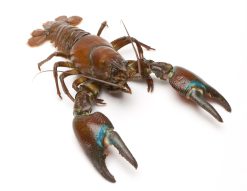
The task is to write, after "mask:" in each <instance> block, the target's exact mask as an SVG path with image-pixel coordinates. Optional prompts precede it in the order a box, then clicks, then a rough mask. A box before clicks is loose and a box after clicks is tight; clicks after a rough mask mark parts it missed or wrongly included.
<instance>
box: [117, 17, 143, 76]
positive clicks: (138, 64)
mask: <svg viewBox="0 0 247 191" xmlns="http://www.w3.org/2000/svg"><path fill="white" fill-rule="evenodd" d="M121 22H122V24H123V26H124V28H125V31H126V33H127V35H128V37H129V39H130V41H131V45H132V47H133V49H134V51H135V55H136V58H137V66H138V73H139V75H141V63H140V56H139V55H138V53H137V50H136V48H135V46H134V43H133V40H132V38H131V37H130V34H129V32H128V30H127V28H126V26H125V24H124V22H123V20H121Z"/></svg>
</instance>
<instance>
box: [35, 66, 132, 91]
mask: <svg viewBox="0 0 247 191" xmlns="http://www.w3.org/2000/svg"><path fill="white" fill-rule="evenodd" d="M45 72H53V70H43V71H40V72H39V73H37V74H36V75H35V76H34V77H33V80H34V79H35V78H36V77H37V76H38V75H39V74H41V73H45ZM57 72H64V73H66V71H59V70H58V71H57ZM78 75H81V76H83V77H85V78H88V79H90V80H94V81H96V82H100V83H104V84H107V85H110V86H114V87H117V88H120V89H123V90H126V91H129V88H127V87H125V86H119V85H117V84H114V83H111V82H107V81H105V80H100V79H97V78H94V77H91V76H88V75H85V74H82V73H80V74H78Z"/></svg>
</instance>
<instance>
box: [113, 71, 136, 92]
mask: <svg viewBox="0 0 247 191" xmlns="http://www.w3.org/2000/svg"><path fill="white" fill-rule="evenodd" d="M127 80H128V73H127V70H120V69H117V68H115V67H113V68H112V75H111V82H112V83H114V84H116V85H117V86H116V87H112V88H111V89H110V90H111V92H119V91H122V92H125V93H131V89H130V87H129V86H128V84H127Z"/></svg>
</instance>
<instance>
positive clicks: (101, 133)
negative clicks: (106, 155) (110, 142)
mask: <svg viewBox="0 0 247 191" xmlns="http://www.w3.org/2000/svg"><path fill="white" fill-rule="evenodd" d="M107 129H108V126H107V125H106V124H103V125H101V126H100V129H99V131H98V133H97V135H96V143H97V144H98V145H99V146H100V147H102V148H103V147H104V146H103V140H104V138H105V134H106V130H107Z"/></svg>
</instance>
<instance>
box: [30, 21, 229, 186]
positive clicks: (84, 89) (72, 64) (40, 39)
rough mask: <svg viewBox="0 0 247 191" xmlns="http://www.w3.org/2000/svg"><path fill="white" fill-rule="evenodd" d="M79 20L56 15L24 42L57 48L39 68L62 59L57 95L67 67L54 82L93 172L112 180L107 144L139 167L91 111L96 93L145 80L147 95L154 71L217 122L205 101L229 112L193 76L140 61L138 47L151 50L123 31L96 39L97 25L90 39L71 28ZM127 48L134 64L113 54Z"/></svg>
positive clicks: (122, 88) (127, 89)
mask: <svg viewBox="0 0 247 191" xmlns="http://www.w3.org/2000/svg"><path fill="white" fill-rule="evenodd" d="M81 20H82V18H81V17H78V16H72V17H66V16H60V17H58V18H56V19H55V21H48V22H46V23H44V24H43V29H37V30H34V31H33V32H32V33H31V35H32V37H31V38H30V39H29V40H28V44H29V45H30V46H32V47H33V46H39V45H41V44H43V43H44V42H45V41H50V42H51V43H54V46H55V47H56V48H57V50H58V51H57V52H54V53H53V54H51V55H50V56H49V57H47V58H46V59H45V60H43V61H42V62H40V63H39V64H38V67H39V69H40V67H41V66H42V65H43V64H44V63H45V62H47V61H49V60H50V59H51V58H53V57H55V56H57V57H63V58H65V60H66V61H59V62H56V63H55V64H54V66H53V75H54V78H55V84H56V90H57V94H58V96H60V97H61V93H60V89H59V85H58V70H57V69H58V67H66V68H70V69H69V70H68V71H64V72H62V73H61V75H60V76H59V80H60V83H61V86H62V89H63V92H64V93H65V94H66V95H67V96H68V97H69V98H70V99H71V100H72V101H73V102H74V112H73V113H74V120H73V127H74V131H75V133H76V135H77V137H78V139H79V140H80V143H81V145H82V147H83V148H84V150H85V152H86V153H87V155H88V157H89V158H90V160H91V161H92V163H93V165H94V166H95V168H96V169H97V170H98V172H99V173H100V174H101V175H102V176H103V177H104V178H106V179H107V180H108V181H110V182H115V178H114V176H113V175H112V174H111V173H110V172H109V171H108V169H107V167H106V164H105V158H106V149H107V147H108V146H109V145H114V146H115V147H116V148H117V150H118V151H119V152H120V154H121V155H122V156H123V157H124V158H125V159H126V160H127V161H128V162H129V163H130V164H132V165H133V166H134V167H135V168H137V166H138V165H137V162H136V160H135V158H134V157H133V155H132V154H131V152H130V151H129V149H128V148H127V146H126V145H125V143H124V142H123V140H122V139H121V137H120V136H119V134H118V133H117V132H116V131H114V128H113V125H112V123H111V121H110V120H109V119H108V118H107V117H106V116H105V115H104V114H102V113H100V112H95V113H92V107H93V106H94V105H97V104H104V102H103V100H102V99H99V98H98V95H99V93H100V90H101V89H106V90H107V91H110V92H126V93H131V89H130V87H129V86H128V83H127V82H128V81H131V80H145V81H146V83H147V86H148V92H151V91H153V80H152V78H151V76H150V75H151V74H152V73H153V74H154V75H155V76H156V77H157V78H159V79H161V80H168V81H169V83H170V84H171V86H172V87H173V88H174V89H175V90H176V91H177V92H179V93H180V95H181V96H184V97H185V98H187V99H189V100H191V101H192V102H194V103H196V104H198V105H199V106H201V107H202V108H203V109H204V110H206V111H207V112H209V113H210V114H211V115H212V116H213V117H214V118H215V119H217V120H218V121H219V122H223V120H222V118H221V116H220V115H219V114H218V112H217V111H216V110H215V109H214V108H213V106H212V105H211V104H210V103H208V102H207V101H206V98H207V99H211V100H214V101H215V102H217V103H218V104H220V105H221V106H223V107H224V108H225V109H226V110H227V111H229V112H230V111H231V107H230V105H229V104H228V102H227V101H226V99H225V98H224V97H223V96H222V95H221V94H220V93H219V92H218V91H217V90H215V89H214V88H213V87H211V86H210V85H209V84H207V83H206V82H205V81H203V80H202V79H201V78H200V77H198V76H197V75H195V74H193V73H192V72H190V71H188V70H186V69H184V68H182V67H179V66H172V65H171V64H169V63H166V62H155V61H153V60H148V59H145V58H144V56H143V48H145V49H147V50H152V49H153V48H151V47H150V46H148V45H146V44H144V43H142V42H140V41H139V40H137V39H136V38H133V37H131V36H130V35H129V33H128V31H127V29H126V28H125V29H126V32H127V34H128V35H126V36H124V37H121V38H118V39H116V40H114V41H112V42H111V43H109V42H108V41H106V40H105V39H103V38H101V37H100V34H101V32H102V31H103V29H104V27H105V26H106V25H107V24H106V22H103V23H102V24H101V26H100V28H99V31H98V33H97V35H92V34H90V33H89V32H86V31H84V30H82V29H79V28H77V27H75V26H76V25H78V24H79V23H80V22H81ZM128 44H132V46H133V48H134V51H135V54H136V57H137V59H136V60H126V59H124V58H123V57H122V56H121V55H120V53H119V52H118V50H119V49H121V48H122V47H124V46H126V45H128ZM71 75H76V76H78V77H77V79H76V80H74V82H73V84H72V87H73V89H74V90H75V91H76V95H75V97H73V96H72V95H71V94H70V92H69V91H68V89H67V87H66V84H65V82H64V79H65V78H66V77H68V76H71Z"/></svg>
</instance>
